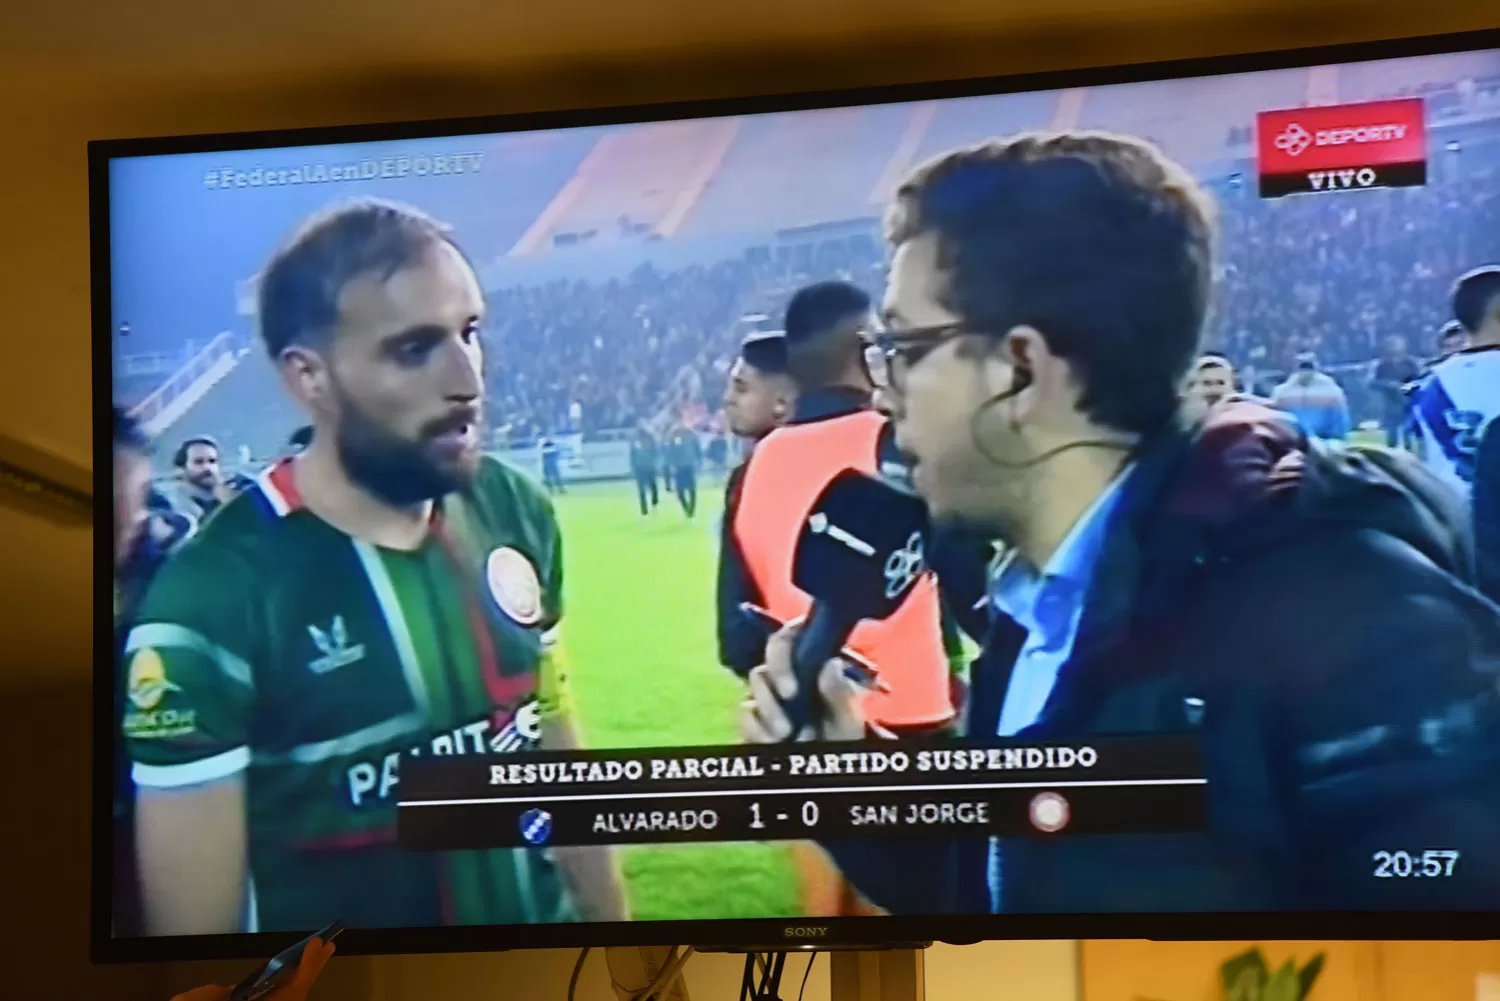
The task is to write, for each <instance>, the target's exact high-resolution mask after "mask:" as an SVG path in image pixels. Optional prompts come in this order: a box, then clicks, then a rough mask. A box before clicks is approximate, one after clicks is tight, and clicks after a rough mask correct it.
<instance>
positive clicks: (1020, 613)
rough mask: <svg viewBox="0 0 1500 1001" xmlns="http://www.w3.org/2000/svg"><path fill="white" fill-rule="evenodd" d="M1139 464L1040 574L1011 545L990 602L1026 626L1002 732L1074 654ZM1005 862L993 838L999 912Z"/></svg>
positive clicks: (1027, 721)
mask: <svg viewBox="0 0 1500 1001" xmlns="http://www.w3.org/2000/svg"><path fill="white" fill-rule="evenodd" d="M1133 468H1134V467H1133V466H1130V467H1127V468H1126V469H1125V470H1124V472H1122V473H1121V474H1120V475H1119V476H1116V477H1115V478H1114V480H1113V482H1111V483H1110V485H1109V486H1108V487H1106V488H1105V489H1104V492H1103V493H1101V494H1100V495H1099V496H1098V497H1097V498H1095V499H1094V503H1093V504H1091V505H1089V508H1088V510H1086V511H1084V512H1083V514H1082V515H1081V516H1079V518H1078V520H1077V521H1075V522H1074V523H1073V527H1072V528H1071V529H1069V530H1068V534H1067V535H1066V536H1065V537H1064V538H1063V541H1062V543H1061V544H1060V545H1059V546H1058V547H1057V549H1056V550H1055V551H1054V552H1053V553H1052V558H1051V559H1049V560H1048V561H1047V565H1046V567H1044V568H1043V569H1042V572H1041V573H1037V572H1036V571H1034V570H1032V569H1031V568H1030V567H1028V566H1026V565H1025V564H1024V563H1021V562H1019V561H1018V560H1017V559H1016V558H1015V553H1014V551H1012V552H1011V553H1010V554H1008V555H1007V556H1006V557H1005V559H1004V560H1002V562H1001V563H1000V565H999V566H998V567H996V568H995V570H994V572H993V573H992V574H991V576H990V602H991V604H993V605H994V608H995V611H996V612H998V613H999V614H1001V615H1006V616H1009V617H1010V618H1011V619H1013V620H1014V621H1015V622H1016V624H1017V625H1019V626H1020V627H1021V628H1022V629H1025V630H1026V641H1025V642H1024V643H1022V644H1021V651H1020V653H1019V654H1017V656H1016V665H1015V668H1014V670H1013V671H1012V672H1011V676H1010V686H1009V687H1008V688H1007V689H1006V690H1005V701H1004V702H1003V703H1002V704H1001V708H1000V723H999V725H998V726H997V727H996V728H995V735H996V736H997V737H1013V736H1015V735H1016V734H1017V733H1019V732H1020V731H1022V730H1024V729H1026V728H1027V727H1028V726H1031V725H1032V724H1033V723H1035V722H1036V721H1037V720H1038V719H1039V718H1040V717H1041V715H1042V709H1043V707H1045V706H1046V704H1047V699H1048V697H1050V696H1051V694H1052V689H1053V688H1054V687H1056V685H1057V676H1058V673H1059V672H1060V671H1061V670H1062V667H1063V665H1064V664H1066V663H1067V662H1068V658H1069V657H1070V656H1072V654H1073V644H1074V642H1075V641H1076V640H1077V639H1078V625H1079V622H1080V621H1082V619H1083V607H1084V602H1085V599H1087V597H1088V591H1089V583H1090V582H1091V581H1092V580H1093V578H1094V567H1095V565H1096V564H1097V563H1098V562H1099V554H1100V552H1101V551H1102V550H1103V548H1104V538H1105V533H1106V531H1107V529H1108V528H1109V522H1110V516H1111V515H1112V514H1113V513H1114V510H1115V508H1116V507H1117V506H1118V505H1119V502H1120V497H1121V496H1122V494H1123V487H1124V484H1125V481H1126V480H1127V479H1129V478H1130V473H1131V470H1132V469H1133ZM1000 862H1001V859H1000V846H999V841H998V840H992V841H991V842H990V872H989V883H990V908H991V910H994V911H999V909H1000Z"/></svg>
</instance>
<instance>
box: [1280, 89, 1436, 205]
mask: <svg viewBox="0 0 1500 1001" xmlns="http://www.w3.org/2000/svg"><path fill="white" fill-rule="evenodd" d="M1255 148H1256V155H1257V160H1258V163H1259V172H1260V194H1261V197H1262V198H1279V197H1280V196H1282V195H1290V194H1296V193H1298V192H1306V191H1346V190H1358V189H1360V188H1394V187H1406V186H1412V185H1419V184H1424V183H1426V181H1427V129H1426V125H1425V121H1424V118H1423V108H1422V99H1421V98H1419V97H1410V98H1402V99H1400V100H1395V101H1371V102H1369V103H1368V104H1334V105H1328V106H1325V107H1314V108H1288V109H1287V110H1285V111H1262V112H1261V113H1260V114H1258V115H1257V116H1256V117H1255Z"/></svg>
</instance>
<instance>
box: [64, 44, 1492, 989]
mask: <svg viewBox="0 0 1500 1001" xmlns="http://www.w3.org/2000/svg"><path fill="white" fill-rule="evenodd" d="M89 156H90V168H91V174H90V178H91V196H92V201H91V209H92V241H93V305H94V312H93V318H94V330H93V334H94V343H95V348H96V352H97V365H96V373H97V375H96V378H97V380H98V382H97V386H96V395H97V399H98V402H99V404H100V406H99V408H98V413H99V419H98V422H97V423H98V427H97V431H98V436H97V452H96V469H97V470H98V474H97V475H98V484H97V485H98V491H99V493H98V496H100V497H104V496H113V497H114V498H115V507H114V520H113V521H112V522H111V521H106V520H104V518H105V516H104V515H103V513H102V506H101V514H100V515H99V518H100V522H99V524H100V527H101V530H100V531H99V532H98V533H97V536H98V553H97V559H98V564H97V586H98V588H99V594H98V597H99V601H98V604H97V607H98V616H99V618H98V622H97V631H96V643H97V650H98V664H99V668H98V674H97V684H96V692H97V700H96V711H95V715H94V721H93V722H94V728H95V729H94V738H95V743H96V746H97V748H98V760H97V769H96V773H95V789H94V793H95V796H96V807H97V808H96V810H95V814H94V816H95V849H96V852H95V859H94V863H95V874H96V879H95V894H94V900H93V904H94V911H93V929H94V946H95V949H96V953H97V955H98V956H99V957H101V958H106V959H132V958H135V959H143V958H176V957H207V956H212V955H234V954H247V953H259V952H265V951H267V949H269V948H270V944H271V943H272V940H273V938H274V936H276V935H278V934H280V935H283V936H290V935H291V934H293V933H296V932H304V931H306V930H309V929H312V928H316V927H319V926H322V925H324V924H326V923H327V922H330V921H334V920H339V921H343V922H344V923H346V924H347V925H348V927H349V931H348V934H347V935H346V936H345V938H344V940H343V942H342V943H341V946H343V947H344V948H346V949H349V950H353V951H396V952H400V951H436V950H452V951H466V950H481V949H495V948H509V947H536V946H552V945H559V946H560V945H581V944H585V943H589V944H632V943H666V942H671V941H687V942H691V943H694V944H699V945H722V946H746V947H748V946H759V947H765V946H775V945H778V944H794V945H798V946H807V945H848V944H856V943H868V944H879V943H882V942H895V941H916V940H934V939H937V940H946V941H951V942H968V941H975V940H980V939H986V938H1005V937H1115V936H1128V937H1178V938H1182V937H1188V938H1250V937H1267V936H1274V937H1277V938H1288V937H1324V938H1351V937H1441V938H1464V937H1474V938H1483V937H1500V688H1497V679H1500V607H1497V605H1496V604H1495V603H1494V601H1493V600H1491V599H1489V598H1486V597H1484V595H1485V593H1489V594H1490V595H1495V593H1496V589H1495V577H1494V574H1495V564H1494V562H1493V553H1494V548H1493V546H1494V532H1495V522H1494V514H1493V512H1494V503H1495V502H1494V495H1495V492H1496V487H1497V484H1496V480H1495V475H1494V468H1495V466H1494V458H1493V452H1494V450H1495V449H1496V448H1500V442H1497V441H1496V439H1497V434H1496V433H1495V432H1491V433H1489V434H1488V436H1487V437H1486V431H1488V430H1489V426H1490V420H1491V418H1492V417H1493V415H1494V414H1495V413H1496V412H1497V409H1500V271H1496V270H1495V265H1497V264H1500V35H1497V34H1495V33H1487V34H1473V35H1464V36H1447V37H1436V38H1428V39H1418V40H1408V41H1402V42H1392V43H1382V44H1375V45H1366V46H1357V47H1352V48H1339V49H1330V50H1317V51H1293V52H1283V53H1277V54H1269V55H1257V56H1253V57H1244V58H1233V59H1216V60H1212V61H1194V62H1183V63H1169V64H1159V65H1152V66H1130V67H1124V68H1115V69H1101V70H1097V71H1087V72H1068V73H1061V74H1047V75H1041V76H1030V77H1017V78H1003V79H989V80H966V81H960V82H949V83H941V84H931V85H921V86H908V87H898V88H892V89H882V90H869V91H857V92H848V93H828V94H810V95H802V96H791V97H784V96H783V97H771V98H756V99H747V100H733V101H723V102H713V103H703V104H684V105H663V106H654V107H642V108H627V109H608V110H590V111H578V112H569V113H566V114H549V115H528V116H520V117H509V118H493V119H472V120H462V121H437V122H425V123H412V124H403V125H370V126H353V127H348V128H328V129H312V130H306V131H291V132H267V133H254V134H238V135H211V136H186V137H176V138H157V139H139V140H128V141H107V142H98V143H94V144H92V145H91V146H90V150H89ZM1486 268H1488V269H1489V270H1486ZM106 399H108V400H109V401H111V402H112V403H113V404H114V409H113V411H112V417H111V418H110V420H109V422H108V423H109V425H110V426H106V418H105V417H104V413H105V410H104V406H103V404H104V403H105V401H106ZM1492 442H1493V443H1494V444H1490V443H1492ZM1486 554H1489V555H1488V556H1487V555H1486ZM111 591H112V595H111V594H110V593H109V592H111ZM111 597H112V599H113V600H109V599H110V598H111ZM111 608H112V609H113V614H111V612H110V611H109V610H110V609H111ZM792 622H797V623H800V625H798V626H797V628H790V627H788V626H787V624H788V623H792ZM794 731H795V733H794ZM788 736H795V737H796V739H791V740H788V739H785V738H787V737H788Z"/></svg>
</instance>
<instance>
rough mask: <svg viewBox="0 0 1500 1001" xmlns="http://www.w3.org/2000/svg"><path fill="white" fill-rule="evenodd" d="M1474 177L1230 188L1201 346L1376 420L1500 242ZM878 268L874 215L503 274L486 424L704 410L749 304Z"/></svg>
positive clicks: (1492, 192)
mask: <svg viewBox="0 0 1500 1001" xmlns="http://www.w3.org/2000/svg"><path fill="white" fill-rule="evenodd" d="M1435 166H1436V165H1435ZM1466 180H1467V181H1468V183H1465V184H1463V185H1446V184H1437V185H1431V186H1428V187H1422V188H1404V189H1391V190H1384V191H1373V192H1362V193H1360V194H1359V195H1358V196H1357V197H1343V198H1320V197H1296V198H1283V199H1277V200H1262V199H1260V198H1258V197H1257V196H1256V195H1255V193H1254V192H1253V191H1252V190H1248V189H1244V190H1241V189H1239V188H1236V187H1235V186H1233V185H1225V186H1224V187H1223V189H1222V190H1221V193H1220V194H1221V204H1222V211H1221V216H1220V226H1221V240H1222V262H1223V263H1222V264H1221V266H1220V270H1219V275H1218V286H1219V287H1218V289H1217V293H1216V297H1215V300H1216V305H1215V310H1214V314H1213V317H1212V319H1211V322H1210V329H1209V331H1208V332H1207V335H1206V338H1205V342H1206V345H1207V346H1208V347H1210V348H1212V349H1215V350H1219V351H1222V352H1224V353H1225V354H1226V355H1228V356H1229V357H1230V358H1231V359H1232V360H1233V361H1234V363H1235V364H1236V366H1237V367H1238V368H1239V370H1240V371H1241V373H1242V374H1243V375H1244V376H1245V379H1246V382H1247V383H1248V385H1247V386H1246V388H1247V389H1251V390H1254V391H1257V392H1259V393H1261V394H1263V395H1269V394H1270V392H1271V388H1272V387H1274V386H1275V385H1276V384H1277V383H1279V382H1280V381H1282V380H1283V379H1285V378H1286V376H1287V374H1288V373H1289V372H1290V371H1291V370H1292V369H1293V368H1294V366H1295V359H1296V358H1297V357H1298V356H1299V355H1304V354H1306V353H1311V354H1313V355H1315V356H1316V358H1317V361H1318V364H1319V366H1320V367H1321V368H1322V369H1323V370H1324V371H1326V372H1330V373H1331V374H1332V375H1334V376H1335V378H1336V379H1337V380H1338V381H1339V383H1340V385H1341V386H1342V387H1343V388H1344V390H1345V392H1346V393H1347V394H1348V396H1349V399H1350V406H1351V410H1352V411H1353V417H1354V419H1355V420H1369V419H1378V417H1379V405H1378V404H1379V401H1378V399H1377V398H1376V397H1375V395H1374V394H1372V393H1371V392H1369V389H1368V381H1369V374H1370V369H1371V366H1372V365H1373V364H1374V360H1375V359H1376V358H1377V357H1378V356H1379V355H1380V353H1381V350H1382V347H1383V345H1385V344H1386V342H1387V341H1388V339H1389V338H1391V337H1392V336H1401V337H1403V338H1405V339H1406V340H1407V341H1408V344H1409V347H1410V349H1411V351H1412V352H1413V353H1414V354H1416V355H1417V356H1418V357H1428V356H1431V355H1432V354H1434V353H1435V341H1436V337H1437V331H1438V329H1439V327H1440V326H1441V324H1442V322H1443V321H1444V320H1445V319H1446V314H1445V312H1444V310H1445V302H1446V293H1447V289H1448V286H1449V285H1450V284H1451V282H1452V281H1453V278H1454V276H1456V275H1457V274H1459V273H1460V272H1462V271H1463V270H1464V269H1465V268H1466V267H1468V266H1469V265H1470V264H1471V263H1472V262H1473V261H1475V260H1482V259H1489V258H1492V257H1494V256H1495V255H1496V252H1497V250H1500V247H1497V246H1496V245H1495V244H1494V242H1493V238H1492V237H1490V238H1488V239H1487V235H1488V234H1494V233H1500V184H1497V183H1495V182H1496V180H1497V177H1496V172H1495V171H1494V170H1493V169H1487V170H1479V171H1475V172H1473V173H1471V174H1470V175H1469V176H1468V177H1467V178H1466ZM883 269H884V256H883V252H882V250H881V249H880V246H879V244H878V242H877V241H876V240H875V239H874V232H873V228H872V231H871V233H870V234H869V235H868V236H864V235H859V236H853V237H851V236H847V235H840V236H836V237H828V238H825V239H822V240H809V241H808V242H806V243H803V244H800V245H793V246H780V247H777V248H776V249H775V252H774V253H773V252H772V251H771V249H770V248H766V247H759V248H754V249H752V250H751V251H748V252H747V253H746V254H745V255H743V256H741V257H737V258H733V259H731V260H726V261H720V262H718V263H715V264H710V265H701V266H695V267H690V268H687V269H684V270H681V271H675V272H666V271H661V270H658V269H656V268H654V267H652V266H651V265H649V264H646V265H642V266H641V267H640V268H638V269H637V270H636V271H634V272H633V273H631V274H630V275H629V276H628V277H626V278H624V279H616V280H611V281H608V282H604V283H589V282H583V281H573V282H569V281H557V282H553V283H550V284H546V285H540V286H532V287H513V288H507V289H503V290H501V291H498V292H496V293H493V294H492V295H491V296H490V302H489V305H490V317H491V318H490V321H489V328H490V338H491V344H492V348H491V351H490V357H491V358H492V359H494V361H493V363H492V366H493V367H492V372H491V379H492V385H493V386H494V395H493V400H494V402H493V403H492V404H491V406H492V411H491V414H490V418H491V424H492V426H493V427H496V428H501V429H504V430H505V432H506V435H507V437H508V440H510V441H511V442H524V441H530V440H534V439H535V438H536V437H537V436H538V435H540V434H542V433H543V432H546V431H549V430H550V431H582V432H584V433H585V434H588V433H591V432H596V431H599V430H602V429H607V428H630V427H634V426H635V425H636V423H637V422H638V421H640V420H641V419H651V418H654V417H657V416H660V415H663V414H664V413H671V414H674V415H680V414H682V413H691V414H696V415H701V418H702V419H703V420H705V421H706V420H707V419H708V415H709V414H710V413H712V412H713V411H714V410H715V409H716V401H717V400H718V399H719V397H720V395H721V390H722V386H723V379H724V374H725V372H726V371H727V369H728V365H729V362H730V360H731V359H732V357H733V353H734V350H735V347H736V345H737V343H738V340H739V338H740V337H741V336H742V335H743V334H744V333H745V331H746V328H745V325H744V324H743V323H742V322H741V320H742V318H743V317H745V316H747V315H755V314H761V315H764V316H766V317H768V318H769V322H773V323H774V322H776V321H777V320H778V319H779V317H780V314H781V312H782V310H783V309H784V308H785V304H786V300H787V298H788V297H789V296H790V294H791V292H792V291H794V290H795V289H796V288H798V287H800V286H802V285H805V284H807V283H810V282H815V281H820V280H825V279H842V280H847V281H853V282H855V283H856V284H860V285H864V286H866V287H867V288H869V289H870V291H871V292H872V293H874V294H877V295H878V293H879V289H878V288H877V287H876V286H878V285H879V284H881V280H882V275H883Z"/></svg>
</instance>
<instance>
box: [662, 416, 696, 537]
mask: <svg viewBox="0 0 1500 1001" xmlns="http://www.w3.org/2000/svg"><path fill="white" fill-rule="evenodd" d="M663 451H664V452H665V453H666V468H667V470H668V473H667V475H668V476H670V477H671V480H670V485H671V488H672V492H673V493H675V494H676V495H677V500H678V502H679V503H681V504H682V511H683V513H684V514H686V515H687V516H688V517H689V518H691V517H692V516H693V515H694V514H696V513H697V512H698V469H699V467H701V466H702V465H703V446H702V445H700V444H699V443H698V433H697V432H696V431H694V430H693V429H692V428H688V427H677V428H674V429H673V430H672V431H671V432H669V433H668V435H667V440H666V442H665V447H664V449H663Z"/></svg>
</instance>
